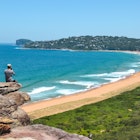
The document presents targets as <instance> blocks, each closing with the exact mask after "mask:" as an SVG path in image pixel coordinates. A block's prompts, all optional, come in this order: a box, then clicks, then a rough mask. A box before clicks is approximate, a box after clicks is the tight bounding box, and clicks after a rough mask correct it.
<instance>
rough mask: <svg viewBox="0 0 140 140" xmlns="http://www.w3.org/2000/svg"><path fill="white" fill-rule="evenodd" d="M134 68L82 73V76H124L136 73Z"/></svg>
mask: <svg viewBox="0 0 140 140" xmlns="http://www.w3.org/2000/svg"><path fill="white" fill-rule="evenodd" d="M134 73H135V70H134V69H129V70H127V71H120V72H119V71H118V72H111V73H101V74H87V75H82V76H81V77H124V76H128V75H131V74H134Z"/></svg>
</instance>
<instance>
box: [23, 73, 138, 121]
mask: <svg viewBox="0 0 140 140" xmlns="http://www.w3.org/2000/svg"><path fill="white" fill-rule="evenodd" d="M138 86H140V72H139V73H136V74H134V75H132V76H129V77H127V78H125V79H122V80H119V81H117V82H114V83H110V84H106V85H103V86H101V87H99V88H94V89H91V90H88V91H85V92H80V93H76V94H72V95H68V96H63V97H59V98H54V99H50V100H43V101H38V102H32V103H28V104H24V105H23V106H21V108H22V109H23V110H25V111H26V112H27V113H28V115H29V116H30V118H31V119H37V118H40V117H43V116H50V115H53V114H57V113H61V112H65V111H68V110H72V109H76V108H78V107H81V106H83V105H87V104H91V103H96V102H99V101H102V100H105V99H108V98H111V97H113V96H116V95H118V94H120V93H122V92H124V91H129V90H132V89H135V88H136V87H138Z"/></svg>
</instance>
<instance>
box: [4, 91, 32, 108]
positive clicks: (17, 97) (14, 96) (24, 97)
mask: <svg viewBox="0 0 140 140" xmlns="http://www.w3.org/2000/svg"><path fill="white" fill-rule="evenodd" d="M5 97H7V98H8V99H10V100H12V101H13V102H15V103H16V104H17V105H18V106H20V105H22V104H24V103H26V102H28V101H30V100H31V99H30V96H29V95H28V94H27V93H25V92H21V91H16V92H11V93H9V94H6V95H5Z"/></svg>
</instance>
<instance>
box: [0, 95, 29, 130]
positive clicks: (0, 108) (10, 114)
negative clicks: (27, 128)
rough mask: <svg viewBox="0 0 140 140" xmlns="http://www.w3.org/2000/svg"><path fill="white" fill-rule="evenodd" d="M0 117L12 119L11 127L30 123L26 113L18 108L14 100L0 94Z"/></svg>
mask: <svg viewBox="0 0 140 140" xmlns="http://www.w3.org/2000/svg"><path fill="white" fill-rule="evenodd" d="M0 101H1V102H0V117H3V118H4V117H7V118H8V119H12V120H13V123H12V124H11V127H16V126H22V125H28V124H30V118H29V117H28V115H27V113H26V112H25V111H23V110H22V109H20V108H19V107H18V105H17V103H16V102H15V101H14V100H11V99H9V98H6V97H5V96H2V95H0Z"/></svg>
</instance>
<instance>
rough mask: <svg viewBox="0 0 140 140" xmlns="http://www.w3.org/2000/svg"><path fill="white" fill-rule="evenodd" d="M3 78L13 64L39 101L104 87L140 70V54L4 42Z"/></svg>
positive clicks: (0, 63) (27, 89) (0, 77)
mask: <svg viewBox="0 0 140 140" xmlns="http://www.w3.org/2000/svg"><path fill="white" fill-rule="evenodd" d="M0 56H1V57H0V81H1V82H4V81H5V79H4V70H5V68H6V65H7V64H8V63H11V64H12V66H13V69H14V71H15V73H16V75H15V76H14V78H15V79H16V80H17V81H18V82H19V83H21V84H22V86H23V87H22V89H21V90H22V91H25V92H27V93H28V94H29V95H30V96H31V100H32V101H39V100H44V99H50V98H54V97H60V96H64V95H70V94H74V93H77V92H81V91H85V90H89V89H91V88H97V87H100V86H101V85H103V84H107V83H111V82H115V81H118V80H120V79H123V78H126V77H127V76H129V75H132V74H134V73H135V72H138V71H140V55H139V54H134V53H124V52H109V51H72V50H37V49H24V48H22V47H20V46H16V45H13V44H0Z"/></svg>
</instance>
